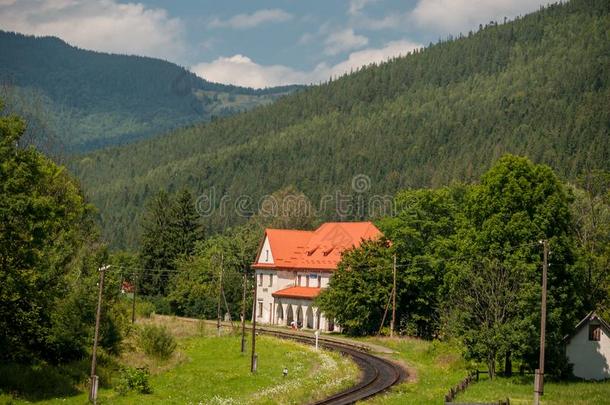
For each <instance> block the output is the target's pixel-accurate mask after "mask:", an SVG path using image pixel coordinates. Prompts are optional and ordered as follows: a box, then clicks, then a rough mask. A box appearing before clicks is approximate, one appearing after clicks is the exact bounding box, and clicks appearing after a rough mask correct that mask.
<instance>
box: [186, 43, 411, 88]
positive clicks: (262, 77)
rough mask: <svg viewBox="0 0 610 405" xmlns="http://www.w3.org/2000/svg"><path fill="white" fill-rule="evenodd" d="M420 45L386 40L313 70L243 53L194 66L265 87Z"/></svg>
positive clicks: (217, 78)
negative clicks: (262, 61)
mask: <svg viewBox="0 0 610 405" xmlns="http://www.w3.org/2000/svg"><path fill="white" fill-rule="evenodd" d="M419 47H421V45H420V44H416V43H413V42H410V41H406V40H401V41H393V42H389V43H387V44H386V45H385V46H383V47H382V48H377V49H375V48H369V49H363V50H360V51H357V52H352V53H351V54H350V55H349V56H348V58H347V59H346V60H344V61H342V62H340V63H337V64H336V65H332V66H329V65H328V64H326V63H320V64H318V65H317V66H316V67H315V68H314V69H312V70H310V71H302V70H297V69H292V68H290V67H288V66H284V65H267V66H265V65H259V64H257V63H256V62H254V61H253V60H252V59H250V58H248V57H247V56H243V55H234V56H231V57H222V58H218V59H216V60H214V61H213V62H209V63H200V64H198V65H195V66H193V67H192V68H191V70H192V71H193V72H194V73H195V74H197V75H198V76H200V77H203V78H204V79H206V80H211V81H214V82H219V83H228V84H235V85H239V86H247V87H255V88H264V87H272V86H281V85H287V84H311V83H317V82H320V81H325V80H328V79H329V78H330V77H331V76H333V77H336V76H340V75H342V74H344V73H349V72H350V71H351V70H356V69H358V68H359V67H361V66H365V65H368V64H371V63H379V62H383V61H385V60H387V59H389V58H391V57H394V56H398V55H405V54H407V53H408V52H410V51H412V50H414V49H416V48H419Z"/></svg>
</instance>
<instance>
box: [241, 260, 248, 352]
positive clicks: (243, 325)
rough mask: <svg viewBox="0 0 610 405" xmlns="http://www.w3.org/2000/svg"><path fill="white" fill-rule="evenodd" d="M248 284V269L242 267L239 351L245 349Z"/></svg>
mask: <svg viewBox="0 0 610 405" xmlns="http://www.w3.org/2000/svg"><path fill="white" fill-rule="evenodd" d="M247 284H248V271H247V270H246V269H244V289H243V292H242V297H241V352H242V353H244V352H245V351H246V288H247V287H246V286H247Z"/></svg>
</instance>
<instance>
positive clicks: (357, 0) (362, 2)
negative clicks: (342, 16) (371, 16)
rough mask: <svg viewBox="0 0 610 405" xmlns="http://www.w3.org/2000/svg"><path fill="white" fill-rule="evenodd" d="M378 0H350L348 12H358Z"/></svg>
mask: <svg viewBox="0 0 610 405" xmlns="http://www.w3.org/2000/svg"><path fill="white" fill-rule="evenodd" d="M378 1H379V0H350V2H349V9H348V13H349V14H351V15H356V14H360V12H361V11H362V9H363V8H365V7H366V6H367V5H369V4H372V3H376V2H378Z"/></svg>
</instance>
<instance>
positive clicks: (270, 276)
mask: <svg viewBox="0 0 610 405" xmlns="http://www.w3.org/2000/svg"><path fill="white" fill-rule="evenodd" d="M269 287H273V274H269Z"/></svg>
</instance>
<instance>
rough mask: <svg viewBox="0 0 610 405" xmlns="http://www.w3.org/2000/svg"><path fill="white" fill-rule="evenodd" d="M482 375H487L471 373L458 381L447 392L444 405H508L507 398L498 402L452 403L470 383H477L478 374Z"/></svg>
mask: <svg viewBox="0 0 610 405" xmlns="http://www.w3.org/2000/svg"><path fill="white" fill-rule="evenodd" d="M482 373H487V371H479V370H476V371H473V372H471V373H470V374H468V376H466V378H464V379H463V380H462V381H460V382H459V383H458V384H457V385H456V386H455V387H451V388H450V389H449V392H448V393H447V394H446V395H445V405H458V404H459V405H510V400H509V399H508V398H506V399H505V400H504V399H501V400H499V401H498V402H476V403H475V402H469V403H466V402H463V403H462V402H460V403H458V402H453V400H454V399H455V397H456V396H457V394H459V393H460V392H463V391H464V390H466V388H468V386H469V385H470V383H471V382H473V381H479V374H482Z"/></svg>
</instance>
